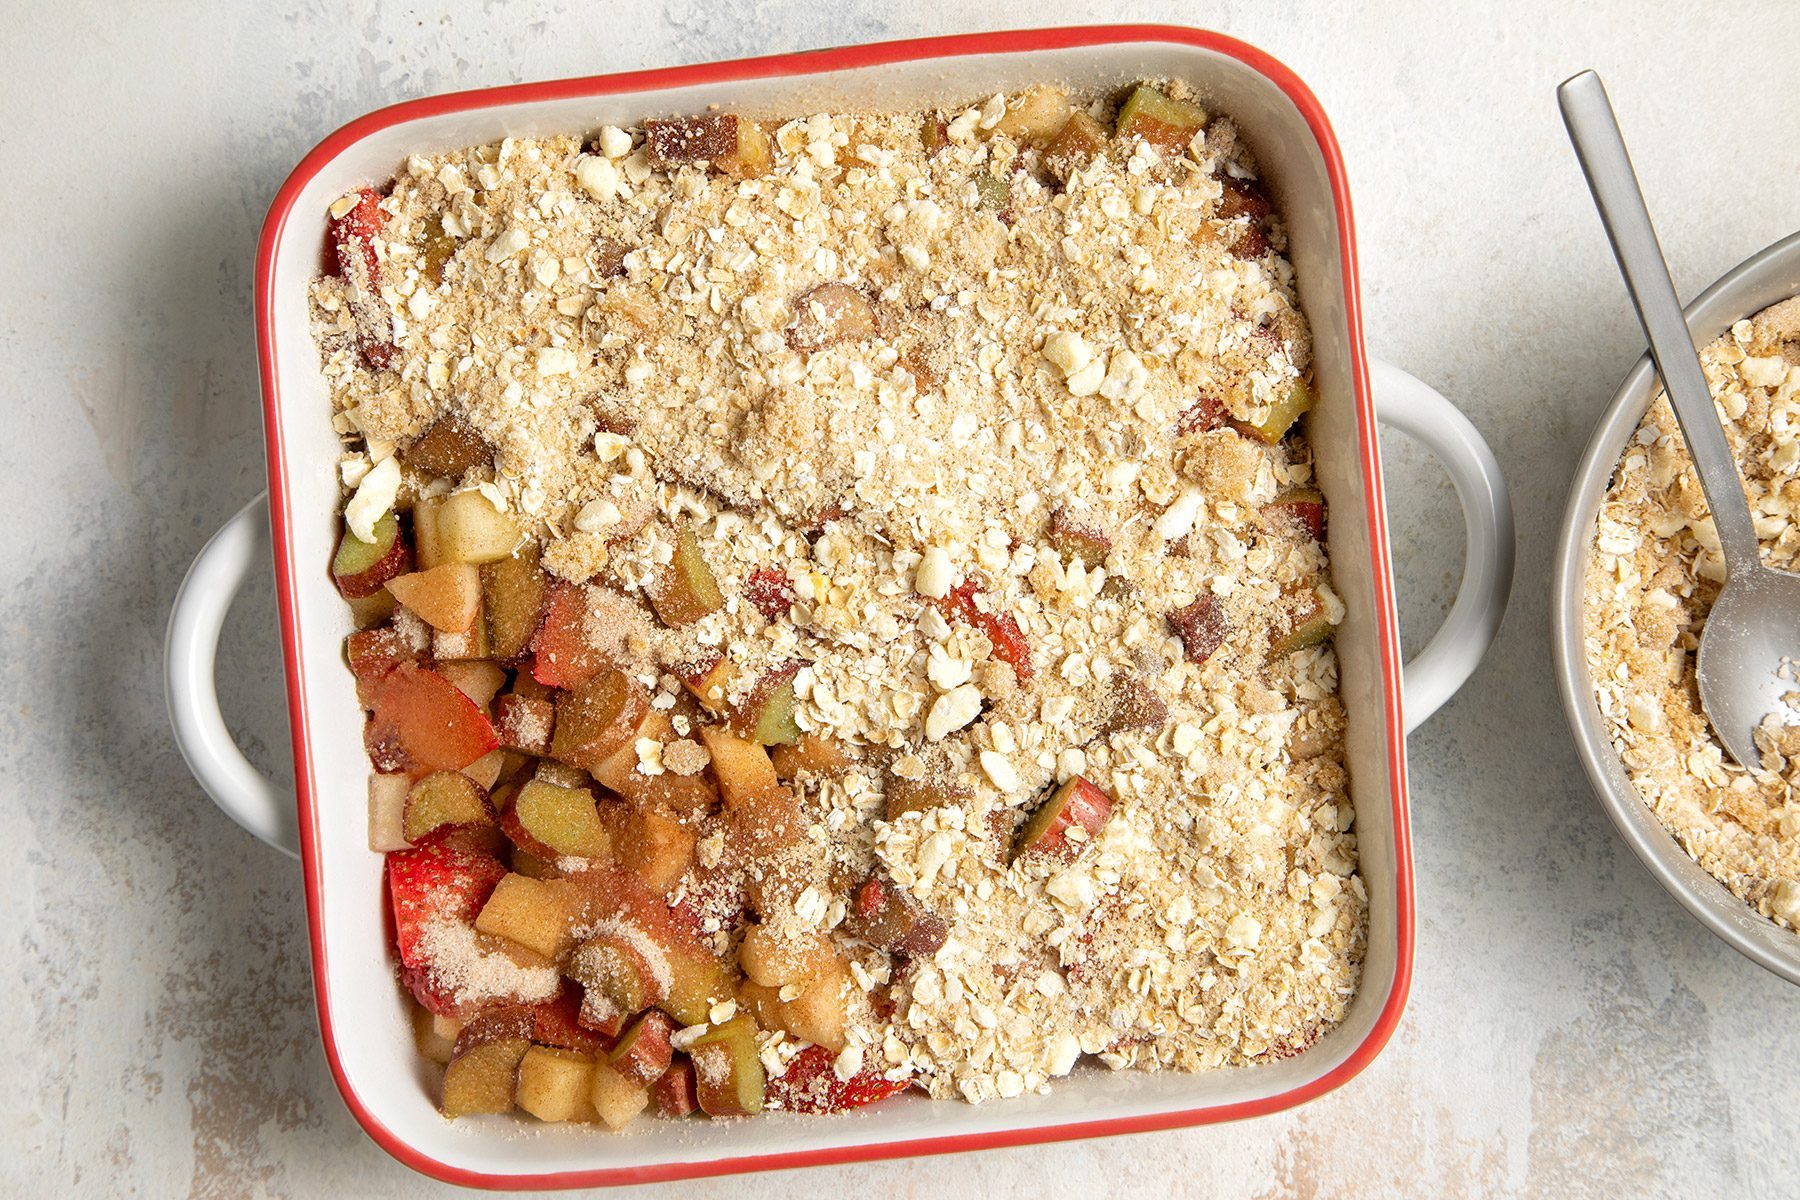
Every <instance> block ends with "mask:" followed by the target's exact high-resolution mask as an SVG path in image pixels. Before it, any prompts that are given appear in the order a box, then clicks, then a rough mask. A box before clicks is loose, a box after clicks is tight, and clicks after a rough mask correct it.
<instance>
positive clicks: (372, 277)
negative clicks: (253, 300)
mask: <svg viewBox="0 0 1800 1200" xmlns="http://www.w3.org/2000/svg"><path fill="white" fill-rule="evenodd" d="M386 223H387V213H386V211H384V210H383V209H382V207H381V193H380V192H378V191H376V190H375V189H374V188H363V189H362V190H361V191H360V192H358V193H356V203H355V204H354V205H353V206H351V207H350V208H349V210H348V211H346V212H345V213H344V214H343V215H342V216H338V217H333V218H332V219H331V226H330V229H329V231H328V233H327V237H328V238H329V239H330V241H331V246H332V249H333V251H334V252H335V254H336V257H337V266H338V274H339V275H341V276H342V277H343V279H344V282H345V284H346V285H347V286H348V289H349V293H350V313H351V315H352V316H353V317H355V318H356V326H357V335H356V348H357V350H358V351H359V352H360V353H361V354H362V356H363V361H364V362H366V363H368V364H369V367H370V368H371V369H372V370H376V371H380V370H383V369H385V368H386V367H387V366H388V365H389V364H390V363H392V362H393V358H394V344H393V343H394V335H393V319H392V318H391V317H390V316H389V315H388V312H387V308H386V306H385V305H383V304H382V302H381V256H380V254H379V253H377V251H376V249H375V239H376V237H377V236H378V235H379V234H380V233H381V228H382V226H383V225H385V224H386Z"/></svg>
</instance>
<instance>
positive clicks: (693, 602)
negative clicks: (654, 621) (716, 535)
mask: <svg viewBox="0 0 1800 1200" xmlns="http://www.w3.org/2000/svg"><path fill="white" fill-rule="evenodd" d="M646 591H647V594H648V596H649V598H650V607H652V608H654V609H655V610H656V615H657V616H659V617H661V618H662V620H663V623H664V624H665V625H671V626H676V627H679V626H682V625H692V624H693V623H694V622H695V621H698V620H699V619H700V618H702V617H704V616H707V615H708V614H710V613H715V612H718V611H719V610H720V609H721V608H724V607H725V597H724V596H723V595H721V594H720V592H719V584H718V581H717V580H716V579H714V578H713V573H712V568H711V567H709V566H707V565H706V558H705V556H704V555H702V554H701V552H700V542H699V540H698V539H696V538H695V536H694V530H693V528H692V527H691V526H687V525H684V526H682V528H681V532H680V533H678V534H677V535H676V537H675V557H674V558H673V559H672V560H671V561H670V562H669V564H668V565H667V566H665V567H663V568H662V570H661V571H659V572H658V573H657V576H656V579H655V580H654V581H653V582H652V584H651V586H650V587H649V588H648V589H646Z"/></svg>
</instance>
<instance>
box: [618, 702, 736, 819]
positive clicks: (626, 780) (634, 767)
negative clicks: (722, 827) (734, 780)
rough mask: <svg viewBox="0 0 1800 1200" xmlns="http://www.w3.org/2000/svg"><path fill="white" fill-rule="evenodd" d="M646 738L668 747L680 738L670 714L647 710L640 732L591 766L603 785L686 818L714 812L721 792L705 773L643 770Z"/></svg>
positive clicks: (633, 800)
mask: <svg viewBox="0 0 1800 1200" xmlns="http://www.w3.org/2000/svg"><path fill="white" fill-rule="evenodd" d="M643 738H649V739H651V740H652V741H655V742H659V743H661V744H662V745H664V746H667V745H668V744H669V743H671V742H673V741H677V740H679V738H678V736H677V734H676V733H675V727H674V725H673V724H672V723H671V722H670V720H669V717H668V714H666V713H664V712H663V711H662V710H661V709H659V708H649V709H646V710H645V712H644V720H643V723H642V724H640V725H639V726H638V728H637V733H636V734H635V735H634V736H633V737H632V738H631V739H629V740H628V741H626V742H625V744H624V745H622V746H620V747H619V748H618V749H617V750H615V751H613V753H612V754H611V755H609V756H608V757H607V758H606V759H604V760H603V761H601V762H597V763H595V764H594V765H593V767H592V768H590V769H591V770H592V772H593V775H594V778H595V779H596V780H598V781H599V782H600V784H601V786H603V787H605V788H607V789H609V790H611V791H614V792H617V793H618V794H619V795H621V796H623V797H624V798H625V799H627V800H629V801H630V802H631V803H632V804H634V805H636V806H638V807H640V808H660V809H667V810H668V811H669V812H671V813H674V814H675V815H676V816H677V817H680V818H683V819H687V818H691V817H694V816H697V815H699V814H701V813H704V812H707V811H710V810H711V809H712V808H714V807H715V806H716V805H717V804H718V802H719V794H718V792H717V791H716V790H714V788H713V786H712V784H711V783H710V782H709V781H708V780H707V778H706V776H705V775H703V774H702V775H677V774H675V773H674V772H673V771H663V772H661V773H660V774H656V775H646V774H645V773H644V772H643V771H642V770H641V769H640V766H641V764H640V762H639V760H638V752H637V742H638V741H639V740H640V739H643Z"/></svg>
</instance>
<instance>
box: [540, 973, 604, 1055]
mask: <svg viewBox="0 0 1800 1200" xmlns="http://www.w3.org/2000/svg"><path fill="white" fill-rule="evenodd" d="M531 1040H532V1041H534V1042H536V1043H538V1044H539V1045H540V1046H556V1047H559V1048H560V1049H563V1050H574V1051H576V1052H577V1053H579V1054H589V1055H591V1054H598V1053H601V1052H602V1051H604V1050H605V1049H606V1039H605V1038H604V1037H602V1036H601V1035H600V1034H598V1033H596V1032H595V1031H594V1030H592V1029H589V1028H587V1027H586V1026H584V1025H582V1023H581V989H580V988H578V987H576V986H575V985H574V984H572V983H570V982H569V981H568V980H566V979H565V980H564V981H563V983H562V986H561V987H560V988H559V989H557V993H556V995H554V996H552V997H550V999H548V1000H543V1001H540V1002H539V1003H537V1004H534V1005H532V1006H531Z"/></svg>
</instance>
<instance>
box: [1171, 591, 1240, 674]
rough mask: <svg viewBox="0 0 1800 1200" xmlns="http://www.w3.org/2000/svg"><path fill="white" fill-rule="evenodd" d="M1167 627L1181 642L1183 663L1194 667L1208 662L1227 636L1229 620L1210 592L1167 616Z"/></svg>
mask: <svg viewBox="0 0 1800 1200" xmlns="http://www.w3.org/2000/svg"><path fill="white" fill-rule="evenodd" d="M1169 624H1170V625H1171V626H1173V627H1174V630H1175V636H1176V637H1178V638H1180V639H1181V648H1182V650H1183V652H1184V653H1185V654H1186V655H1187V660H1188V661H1189V662H1191V663H1196V664H1198V663H1203V662H1205V661H1206V660H1207V659H1209V658H1211V657H1212V656H1213V652H1214V651H1215V650H1217V649H1218V648H1219V647H1220V646H1222V645H1224V644H1225V639H1226V637H1228V636H1229V635H1230V633H1231V618H1230V617H1229V616H1228V615H1226V612H1225V608H1224V606H1223V605H1221V604H1220V603H1219V601H1218V598H1217V597H1216V596H1214V595H1213V594H1212V593H1211V592H1201V593H1200V594H1199V595H1198V596H1196V597H1195V598H1194V600H1193V602H1192V603H1190V604H1186V605H1184V606H1182V607H1181V608H1178V609H1176V610H1175V611H1174V612H1172V613H1170V614H1169Z"/></svg>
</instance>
